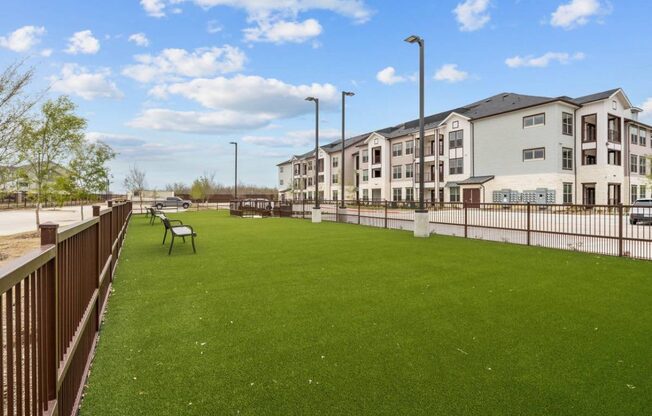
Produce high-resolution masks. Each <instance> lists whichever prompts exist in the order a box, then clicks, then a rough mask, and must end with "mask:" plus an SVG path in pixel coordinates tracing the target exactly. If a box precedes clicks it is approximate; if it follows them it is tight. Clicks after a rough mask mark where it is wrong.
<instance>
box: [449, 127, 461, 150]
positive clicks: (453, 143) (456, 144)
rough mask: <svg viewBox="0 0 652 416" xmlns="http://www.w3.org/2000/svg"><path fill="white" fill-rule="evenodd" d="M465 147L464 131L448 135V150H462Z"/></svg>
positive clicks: (452, 132)
mask: <svg viewBox="0 0 652 416" xmlns="http://www.w3.org/2000/svg"><path fill="white" fill-rule="evenodd" d="M463 146H464V130H456V131H451V132H450V133H448V148H449V149H461V148H462V147H463Z"/></svg>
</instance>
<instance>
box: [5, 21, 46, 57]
mask: <svg viewBox="0 0 652 416" xmlns="http://www.w3.org/2000/svg"><path fill="white" fill-rule="evenodd" d="M44 34H45V28H44V27H43V26H38V27H37V26H23V27H21V28H19V29H16V30H15V31H13V32H11V33H9V34H8V35H7V36H0V46H2V47H3V48H7V49H10V50H12V51H14V52H26V51H28V50H30V49H32V47H33V46H34V45H37V44H38V43H39V42H40V41H41V36H43V35H44Z"/></svg>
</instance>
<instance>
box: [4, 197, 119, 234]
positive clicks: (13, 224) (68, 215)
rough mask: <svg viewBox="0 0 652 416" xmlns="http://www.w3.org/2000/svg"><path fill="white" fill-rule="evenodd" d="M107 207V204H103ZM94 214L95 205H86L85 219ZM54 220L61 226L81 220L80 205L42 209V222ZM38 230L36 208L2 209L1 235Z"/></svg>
mask: <svg viewBox="0 0 652 416" xmlns="http://www.w3.org/2000/svg"><path fill="white" fill-rule="evenodd" d="M102 207H103V208H104V207H106V205H102ZM92 216H93V207H92V206H90V205H85V206H84V219H87V218H90V217H92ZM48 221H51V222H54V223H57V224H59V225H60V226H64V225H68V224H72V223H74V222H78V221H81V212H80V207H79V206H76V207H63V208H56V209H53V208H47V209H41V223H44V222H48ZM29 231H36V213H35V210H34V209H17V210H7V211H0V236H5V235H12V234H17V233H24V232H29Z"/></svg>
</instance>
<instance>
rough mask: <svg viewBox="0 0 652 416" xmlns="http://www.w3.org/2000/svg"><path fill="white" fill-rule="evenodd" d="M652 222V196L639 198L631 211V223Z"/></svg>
mask: <svg viewBox="0 0 652 416" xmlns="http://www.w3.org/2000/svg"><path fill="white" fill-rule="evenodd" d="M639 222H652V198H644V199H637V200H636V202H634V204H633V205H632V209H631V210H630V211H629V223H630V224H632V225H635V224H637V223H639Z"/></svg>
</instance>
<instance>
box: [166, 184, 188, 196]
mask: <svg viewBox="0 0 652 416" xmlns="http://www.w3.org/2000/svg"><path fill="white" fill-rule="evenodd" d="M165 190H166V191H172V192H174V194H175V195H179V194H189V193H190V187H189V186H188V185H186V184H185V183H183V182H173V183H169V184H167V185H165Z"/></svg>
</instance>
